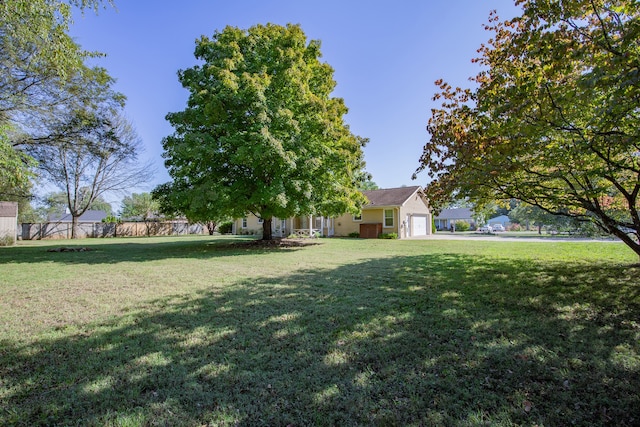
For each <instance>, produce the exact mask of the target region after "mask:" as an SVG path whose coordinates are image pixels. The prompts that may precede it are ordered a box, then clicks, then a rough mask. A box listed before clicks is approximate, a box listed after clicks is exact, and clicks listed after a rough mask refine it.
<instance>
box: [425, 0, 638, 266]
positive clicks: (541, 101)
mask: <svg viewBox="0 0 640 427" xmlns="http://www.w3.org/2000/svg"><path fill="white" fill-rule="evenodd" d="M517 3H518V4H519V5H520V6H521V7H522V15H521V16H519V17H516V18H514V19H512V20H508V21H501V20H500V19H499V18H498V17H497V16H496V15H495V13H494V14H492V15H491V16H490V20H489V24H488V25H487V26H486V28H487V30H489V31H491V32H492V33H493V37H492V38H491V39H490V40H489V41H488V42H487V44H485V45H482V46H481V48H480V49H479V53H480V56H479V58H477V59H475V60H474V61H476V62H477V63H479V64H480V65H481V66H482V69H481V71H480V72H479V73H478V75H477V76H475V77H474V78H473V79H472V81H473V83H474V86H473V87H472V88H453V87H452V86H450V85H449V84H447V83H446V82H444V81H442V80H440V81H438V82H436V84H437V85H438V86H439V92H438V93H437V94H436V95H435V97H434V99H440V100H442V106H441V107H440V108H437V109H434V110H432V116H431V118H430V119H429V124H428V126H427V130H428V132H429V133H430V134H431V137H430V140H429V141H428V142H427V143H426V145H425V147H424V152H423V155H422V157H421V159H420V160H421V165H420V167H419V168H418V170H417V171H416V172H417V173H419V172H420V171H422V170H427V172H428V174H429V177H430V178H431V182H430V183H429V184H428V185H427V187H426V192H427V195H428V196H429V198H430V199H431V202H432V204H433V205H434V206H437V205H438V203H439V202H440V201H443V200H446V199H447V198H448V197H450V195H451V194H455V193H457V194H459V196H461V197H468V198H469V199H470V200H472V201H474V202H475V203H480V204H481V203H483V202H486V201H489V200H495V199H511V198H515V199H518V200H520V201H523V202H526V203H528V204H530V205H533V206H536V207H538V208H540V209H542V210H544V211H546V212H549V213H552V214H556V215H564V216H567V217H571V218H575V219H577V220H579V221H590V222H593V223H594V224H596V225H597V226H598V227H599V228H601V229H602V230H604V231H605V232H607V233H610V234H613V235H615V236H617V237H618V238H620V239H621V240H622V241H624V243H625V244H627V245H628V246H629V247H630V248H631V249H632V250H634V251H635V252H636V253H637V254H638V255H640V244H639V243H638V240H639V239H640V217H639V215H638V210H639V207H640V205H639V199H638V195H639V192H640V133H639V132H638V123H639V122H640V121H639V119H640V108H639V106H640V73H639V72H638V69H639V68H640V44H639V41H640V3H638V2H636V1H631V0H616V1H604V0H570V1H563V2H558V1H551V0H520V1H518V2H517ZM414 177H415V175H414Z"/></svg>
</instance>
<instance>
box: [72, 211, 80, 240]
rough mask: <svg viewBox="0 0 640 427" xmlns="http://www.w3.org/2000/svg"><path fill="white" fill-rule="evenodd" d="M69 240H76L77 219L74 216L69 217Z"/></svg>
mask: <svg viewBox="0 0 640 427" xmlns="http://www.w3.org/2000/svg"><path fill="white" fill-rule="evenodd" d="M71 238H72V239H77V238H78V217H77V216H75V215H73V214H72V215H71Z"/></svg>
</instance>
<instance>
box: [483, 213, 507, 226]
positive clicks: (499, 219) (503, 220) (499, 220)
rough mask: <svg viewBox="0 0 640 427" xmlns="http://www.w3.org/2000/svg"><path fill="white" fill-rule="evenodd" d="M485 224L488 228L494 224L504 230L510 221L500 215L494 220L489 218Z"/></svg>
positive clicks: (505, 216)
mask: <svg viewBox="0 0 640 427" xmlns="http://www.w3.org/2000/svg"><path fill="white" fill-rule="evenodd" d="M487 224H488V225H490V226H492V227H493V226H494V225H496V224H500V225H501V226H503V227H504V228H507V226H508V225H509V224H511V220H510V219H509V217H508V216H507V215H500V216H497V217H495V218H491V219H489V220H488V221H487Z"/></svg>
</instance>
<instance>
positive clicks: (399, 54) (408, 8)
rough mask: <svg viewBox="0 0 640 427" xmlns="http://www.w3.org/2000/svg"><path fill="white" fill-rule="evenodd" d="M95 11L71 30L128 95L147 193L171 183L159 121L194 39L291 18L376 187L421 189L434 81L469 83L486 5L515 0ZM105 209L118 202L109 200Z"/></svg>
mask: <svg viewBox="0 0 640 427" xmlns="http://www.w3.org/2000/svg"><path fill="white" fill-rule="evenodd" d="M115 1H116V8H115V9H113V8H110V7H109V8H107V9H105V10H101V11H100V12H99V14H98V15H95V14H93V13H92V12H85V13H84V16H82V15H80V14H77V15H76V16H75V17H74V20H75V22H74V25H73V26H72V28H71V35H72V36H73V37H74V38H75V40H76V41H77V42H78V43H79V44H80V45H81V46H82V47H83V48H84V49H86V50H95V51H100V52H103V53H105V54H106V55H107V56H106V57H105V58H101V59H99V60H97V61H95V64H96V65H100V66H102V67H105V68H106V69H107V70H108V71H109V73H110V74H111V75H112V76H113V77H115V78H116V79H117V84H116V89H117V90H119V91H120V92H122V93H124V94H125V95H126V96H127V98H128V101H127V108H126V111H127V115H128V117H129V118H130V119H131V120H132V121H133V123H134V124H135V126H136V128H137V130H138V133H139V135H140V137H141V138H142V140H143V143H144V147H145V152H144V153H143V155H142V157H143V159H148V160H151V161H152V162H153V163H154V164H156V165H157V173H156V176H155V179H154V181H153V182H152V183H150V185H149V187H148V188H141V189H137V191H149V190H151V189H152V188H153V187H155V185H157V184H160V183H162V182H166V181H169V180H170V177H169V175H168V174H167V172H166V170H165V168H164V164H163V159H162V158H161V154H162V145H161V141H162V138H163V137H165V136H167V135H169V134H171V133H172V131H173V129H172V128H171V126H170V125H169V124H168V123H167V121H166V120H165V119H164V117H165V115H166V114H167V113H168V112H174V111H181V110H183V109H184V107H185V105H186V100H187V98H188V92H187V91H186V90H185V89H184V88H182V86H181V85H180V83H179V82H178V79H177V71H178V70H179V69H185V68H189V67H191V66H193V65H195V64H196V59H195V57H194V56H193V51H194V47H195V40H196V39H197V38H199V37H200V36H201V35H206V36H212V35H213V34H214V32H215V31H216V30H222V29H223V28H224V27H225V26H227V25H231V26H235V27H239V28H249V27H250V26H252V25H255V24H259V23H268V22H271V23H275V24H281V25H284V24H287V23H294V24H300V25H301V26H302V29H303V30H304V31H305V33H306V35H307V37H308V38H309V39H316V40H320V41H321V42H322V48H321V52H322V55H323V58H322V59H323V60H324V61H325V62H327V63H328V64H330V65H331V66H332V67H333V68H334V70H335V73H334V79H335V80H336V82H337V88H336V90H335V91H334V96H338V97H342V98H344V100H345V103H346V105H347V107H348V108H349V113H348V114H347V116H346V117H345V119H346V121H347V123H348V124H349V125H350V127H351V130H352V132H353V133H355V134H357V135H360V136H363V137H367V138H369V139H370V142H369V144H368V145H367V147H366V148H365V160H366V162H367V170H368V171H369V172H370V173H371V174H372V175H373V180H374V181H375V182H376V183H377V184H378V185H379V186H380V187H383V188H390V187H399V186H402V185H424V184H425V183H426V180H427V176H426V174H424V173H423V174H421V175H420V176H419V179H418V180H416V181H411V175H412V173H413V171H414V170H415V169H416V167H417V166H418V159H419V157H420V154H421V153H422V147H423V145H424V143H425V142H426V141H427V139H428V133H427V132H426V130H425V127H426V124H427V121H428V118H429V115H430V111H431V108H434V107H437V106H438V104H436V103H434V102H433V101H432V100H431V98H432V96H433V94H434V93H435V90H436V87H435V85H434V81H436V80H437V79H439V78H443V79H445V80H446V81H448V82H449V83H450V84H452V85H465V86H467V85H469V83H468V80H467V79H468V78H469V77H470V76H473V75H475V74H476V73H477V72H478V70H479V69H478V66H477V65H475V64H472V63H471V59H472V58H474V57H476V56H477V53H476V51H477V49H478V48H479V47H480V45H481V44H482V43H483V42H486V41H487V40H488V38H489V37H490V36H491V34H490V33H489V32H487V31H485V30H484V29H483V24H485V23H487V18H488V16H489V12H490V11H491V10H492V9H496V10H497V11H498V15H499V16H500V17H501V18H503V19H506V18H510V17H512V16H514V15H516V14H517V13H518V9H517V8H516V7H515V6H514V5H513V0H493V1H480V0H448V1H446V2H445V1H432V0H420V1H419V0H412V1H403V0H396V1H393V2H392V1H378V0H370V1H366V2H365V1H348V0H342V1H334V0H322V1H317V0H314V1H304V0H297V1H289V0H235V1H222V0H210V1H205V0H199V1H191V0H185V1H182V2H175V1H158V0H135V1H131V0H129V1H126V0H115ZM114 208H116V209H117V208H118V207H117V206H114Z"/></svg>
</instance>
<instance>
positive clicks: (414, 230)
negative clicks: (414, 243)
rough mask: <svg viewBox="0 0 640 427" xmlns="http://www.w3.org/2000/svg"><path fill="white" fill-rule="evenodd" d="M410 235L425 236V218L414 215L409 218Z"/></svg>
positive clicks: (424, 216)
mask: <svg viewBox="0 0 640 427" xmlns="http://www.w3.org/2000/svg"><path fill="white" fill-rule="evenodd" d="M411 235H412V236H426V235H427V216H426V215H414V216H412V217H411Z"/></svg>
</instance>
